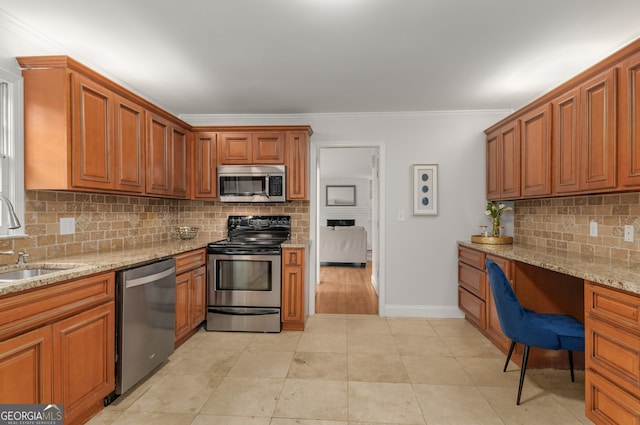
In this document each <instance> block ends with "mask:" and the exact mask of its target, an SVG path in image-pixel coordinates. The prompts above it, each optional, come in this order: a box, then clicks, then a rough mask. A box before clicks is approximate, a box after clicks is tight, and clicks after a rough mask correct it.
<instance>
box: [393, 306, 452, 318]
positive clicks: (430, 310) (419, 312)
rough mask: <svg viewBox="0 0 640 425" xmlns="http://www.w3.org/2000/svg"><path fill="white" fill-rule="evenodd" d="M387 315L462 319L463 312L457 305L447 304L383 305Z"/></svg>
mask: <svg viewBox="0 0 640 425" xmlns="http://www.w3.org/2000/svg"><path fill="white" fill-rule="evenodd" d="M384 312H385V316H387V317H428V318H429V317H430V318H444V319H463V318H464V313H463V312H462V311H460V309H459V308H458V306H448V305H388V304H387V305H385V306H384Z"/></svg>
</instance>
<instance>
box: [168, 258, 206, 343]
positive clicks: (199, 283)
mask: <svg viewBox="0 0 640 425" xmlns="http://www.w3.org/2000/svg"><path fill="white" fill-rule="evenodd" d="M175 259H176V323H175V327H176V330H175V332H176V333H175V344H176V347H177V346H179V345H180V344H182V343H183V342H184V341H186V340H187V339H189V337H191V335H193V334H194V333H195V332H196V331H197V329H198V326H200V324H201V323H202V322H203V321H204V319H205V315H206V311H205V309H206V301H205V299H206V298H205V297H206V266H205V262H206V252H205V250H204V249H198V250H195V251H189V252H186V253H184V254H180V255H177V256H176V257H175Z"/></svg>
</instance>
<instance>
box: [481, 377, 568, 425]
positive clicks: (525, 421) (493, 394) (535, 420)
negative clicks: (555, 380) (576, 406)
mask: <svg viewBox="0 0 640 425" xmlns="http://www.w3.org/2000/svg"><path fill="white" fill-rule="evenodd" d="M477 388H478V389H479V390H480V391H481V392H482V394H483V395H484V396H485V398H486V399H487V400H488V401H489V403H491V405H492V406H493V409H494V410H495V411H496V412H497V414H498V416H500V418H501V419H502V420H503V421H504V423H505V424H522V425H540V424H545V425H576V424H577V425H579V424H580V423H581V422H580V420H579V419H578V418H576V417H575V416H574V415H573V414H572V413H571V412H569V410H567V409H566V408H565V407H563V406H562V405H560V403H558V402H557V401H556V399H555V398H554V397H552V396H551V395H550V394H548V393H547V392H545V390H543V389H541V388H540V387H538V386H532V385H527V384H526V383H525V385H524V387H523V389H522V399H521V401H520V405H519V406H518V405H516V396H517V387H516V388H506V387H477Z"/></svg>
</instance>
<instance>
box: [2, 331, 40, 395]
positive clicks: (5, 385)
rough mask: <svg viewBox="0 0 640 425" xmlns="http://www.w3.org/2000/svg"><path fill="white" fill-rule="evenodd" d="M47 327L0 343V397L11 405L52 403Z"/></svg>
mask: <svg viewBox="0 0 640 425" xmlns="http://www.w3.org/2000/svg"><path fill="white" fill-rule="evenodd" d="M51 352H52V338H51V326H44V327H42V328H40V329H36V330H35V331H32V332H28V333H26V334H22V335H19V336H16V337H14V338H11V339H8V340H6V341H3V342H0V400H2V403H11V404H45V403H46V404H49V403H51V402H52V398H51V397H52V391H51V386H52V382H53V381H52V378H53V370H52V360H51Z"/></svg>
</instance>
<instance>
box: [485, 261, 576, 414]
mask: <svg viewBox="0 0 640 425" xmlns="http://www.w3.org/2000/svg"><path fill="white" fill-rule="evenodd" d="M485 264H486V265H487V273H488V275H489V283H490V285H491V292H493V299H494V301H495V304H496V310H497V312H498V320H499V321H500V326H501V327H502V332H504V334H505V335H506V336H507V338H509V339H510V340H511V345H510V346H509V353H508V354H507V361H506V363H505V364H504V369H503V371H504V372H506V370H507V365H508V364H509V360H510V359H511V354H512V353H513V349H514V347H515V346H516V342H519V343H521V344H523V345H524V353H523V354H522V368H521V370H520V386H519V387H518V399H517V401H516V404H518V405H519V404H520V395H521V393H522V384H523V383H524V374H525V372H526V369H527V360H528V357H529V347H539V348H546V349H549V350H567V351H569V366H570V367H571V381H572V382H573V381H574V377H573V354H572V352H573V351H582V352H584V325H583V324H582V323H580V322H579V321H578V320H576V319H574V318H573V317H571V316H567V315H564V314H542V313H536V312H535V311H533V310H529V309H526V308H524V307H522V305H521V304H520V302H519V301H518V298H516V294H515V293H514V292H513V289H512V288H511V285H510V284H509V280H508V279H507V277H506V276H505V274H504V272H503V271H502V269H501V268H500V266H498V265H497V264H496V263H495V262H494V261H492V260H491V259H489V258H487V259H486V261H485Z"/></svg>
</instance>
